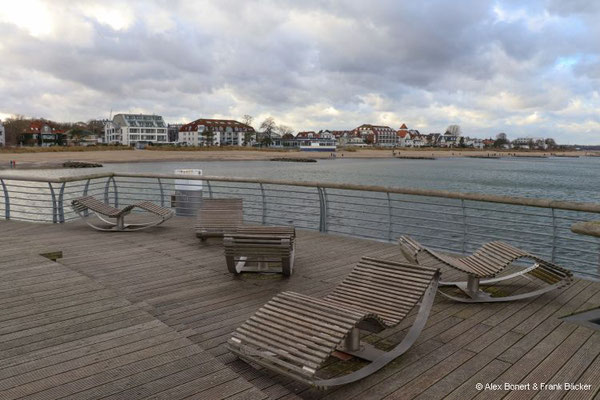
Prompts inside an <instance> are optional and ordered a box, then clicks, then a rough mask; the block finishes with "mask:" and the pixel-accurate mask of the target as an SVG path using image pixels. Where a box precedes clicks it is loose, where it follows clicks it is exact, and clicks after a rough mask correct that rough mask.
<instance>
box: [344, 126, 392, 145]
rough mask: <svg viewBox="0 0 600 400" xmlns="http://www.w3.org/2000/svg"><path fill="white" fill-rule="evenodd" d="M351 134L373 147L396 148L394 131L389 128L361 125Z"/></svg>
mask: <svg viewBox="0 0 600 400" xmlns="http://www.w3.org/2000/svg"><path fill="white" fill-rule="evenodd" d="M352 132H353V134H355V135H357V136H360V137H361V138H362V139H363V140H365V141H366V142H367V143H372V144H373V145H374V146H386V147H387V146H396V144H397V142H398V139H397V133H396V130H395V129H392V128H390V127H389V126H381V125H371V124H363V125H361V126H359V127H358V128H355V129H354V130H353V131H352Z"/></svg>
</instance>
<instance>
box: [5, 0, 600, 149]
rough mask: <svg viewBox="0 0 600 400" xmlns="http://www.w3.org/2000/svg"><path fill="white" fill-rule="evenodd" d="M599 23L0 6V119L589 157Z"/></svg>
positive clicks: (92, 0) (557, 7)
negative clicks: (211, 127) (496, 147)
mask: <svg viewBox="0 0 600 400" xmlns="http://www.w3.org/2000/svg"><path fill="white" fill-rule="evenodd" d="M599 17H600V8H599V7H597V6H595V5H594V4H593V2H585V1H581V2H579V1H574V2H559V1H553V0H548V1H542V0H540V1H533V2H527V3H523V2H518V1H511V0H504V1H502V0H500V1H491V0H490V1H488V0H471V1H466V2H460V3H456V2H448V1H442V0H429V1H424V2H398V1H393V0H382V1H378V2H364V1H359V0H349V1H344V2H338V1H333V0H332V1H317V0H306V1H302V2H297V1H292V0H282V1H275V0H262V1H235V0H223V1H219V2H217V1H208V0H204V1H195V2H189V1H183V0H179V1H169V2H165V1H161V0H155V1H142V0H137V1H127V2H123V1H116V0H105V1H99V0H83V1H79V2H77V3H76V5H73V3H72V2H69V1H66V0H54V1H49V0H48V1H42V0H22V1H20V2H13V1H7V0H0V35H2V37H3V40H2V42H1V43H0V58H1V59H2V63H0V90H1V92H2V94H3V96H2V97H0V115H9V114H11V113H19V114H25V115H31V116H39V117H45V118H49V119H56V120H67V121H77V120H85V119H89V118H97V117H101V116H104V117H106V116H108V114H109V113H110V110H111V109H112V110H113V113H114V112H127V111H139V112H150V113H159V114H162V115H163V116H164V117H165V119H166V120H167V121H172V122H182V121H189V120H192V119H196V118H199V117H216V116H223V117H229V118H240V117H241V116H242V115H244V114H251V115H254V116H255V117H256V120H257V121H256V122H257V123H259V122H260V120H261V119H262V118H265V117H266V116H273V117H274V118H275V119H276V121H277V122H280V123H282V124H285V125H288V126H291V127H292V128H293V129H295V130H297V131H299V130H307V129H349V128H353V127H355V126H356V125H358V124H360V123H366V122H371V123H382V124H389V125H390V126H393V127H398V126H399V125H400V124H401V123H406V124H407V125H408V126H409V127H415V128H418V129H420V130H421V131H424V132H430V131H431V132H437V131H441V130H443V129H445V127H446V126H447V125H450V124H460V125H461V127H462V130H463V132H464V133H465V134H467V135H472V136H478V137H484V136H493V135H495V134H496V133H497V132H500V131H505V132H507V133H508V134H509V136H511V137H517V136H524V135H531V136H548V135H549V136H552V135H553V134H554V133H555V132H556V133H555V136H556V138H557V139H558V140H559V141H560V142H563V143H565V142H566V143H597V142H600V135H597V134H598V133H600V132H595V131H594V130H595V129H596V128H597V126H598V115H599V113H598V100H597V87H598V83H599V81H600V42H599V41H597V40H593V39H592V38H595V37H600V26H599V25H598V24H597V23H596V21H597V20H598V19H599ZM595 88H596V89H595ZM594 90H595V91H596V92H594ZM594 93H595V95H594ZM594 96H595V97H594ZM595 135H596V136H595Z"/></svg>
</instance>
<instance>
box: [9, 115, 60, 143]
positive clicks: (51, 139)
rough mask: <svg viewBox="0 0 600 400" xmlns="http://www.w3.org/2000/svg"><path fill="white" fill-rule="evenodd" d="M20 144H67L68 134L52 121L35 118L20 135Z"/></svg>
mask: <svg viewBox="0 0 600 400" xmlns="http://www.w3.org/2000/svg"><path fill="white" fill-rule="evenodd" d="M19 144H20V145H22V146H35V147H49V146H64V145H66V144H67V136H66V134H65V131H64V130H63V129H61V128H60V127H59V126H58V125H57V124H56V123H54V122H52V121H46V120H34V121H31V122H30V123H29V126H28V127H27V128H25V130H24V131H23V132H21V134H20V135H19Z"/></svg>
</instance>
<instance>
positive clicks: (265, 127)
mask: <svg viewBox="0 0 600 400" xmlns="http://www.w3.org/2000/svg"><path fill="white" fill-rule="evenodd" d="M276 127H277V125H276V124H275V120H274V119H273V117H267V118H266V119H265V120H264V121H263V122H262V123H261V124H260V130H261V131H262V133H263V135H262V138H261V140H260V142H261V144H264V145H266V146H267V147H269V146H270V145H271V143H272V142H273V140H272V139H271V135H272V134H273V131H274V130H275V128H276Z"/></svg>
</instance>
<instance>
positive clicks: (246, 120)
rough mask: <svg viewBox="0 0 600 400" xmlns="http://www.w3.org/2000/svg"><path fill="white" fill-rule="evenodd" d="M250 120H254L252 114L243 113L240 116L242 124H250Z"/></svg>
mask: <svg viewBox="0 0 600 400" xmlns="http://www.w3.org/2000/svg"><path fill="white" fill-rule="evenodd" d="M252 121H254V117H253V116H252V115H249V114H244V116H243V117H242V124H245V125H248V126H252Z"/></svg>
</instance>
